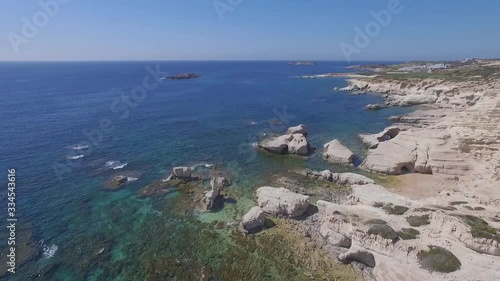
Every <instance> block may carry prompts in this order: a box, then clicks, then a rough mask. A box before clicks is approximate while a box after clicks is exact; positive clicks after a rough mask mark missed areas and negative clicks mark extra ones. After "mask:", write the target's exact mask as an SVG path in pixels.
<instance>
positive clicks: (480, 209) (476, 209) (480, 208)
mask: <svg viewBox="0 0 500 281" xmlns="http://www.w3.org/2000/svg"><path fill="white" fill-rule="evenodd" d="M484 210H485V209H484V208H483V207H475V208H474V211H484Z"/></svg>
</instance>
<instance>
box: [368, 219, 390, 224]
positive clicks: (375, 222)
mask: <svg viewBox="0 0 500 281" xmlns="http://www.w3.org/2000/svg"><path fill="white" fill-rule="evenodd" d="M366 223H367V224H387V222H386V221H385V220H381V219H372V220H368V221H366Z"/></svg>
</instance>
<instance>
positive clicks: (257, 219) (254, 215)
mask: <svg viewBox="0 0 500 281" xmlns="http://www.w3.org/2000/svg"><path fill="white" fill-rule="evenodd" d="M265 219H266V217H265V216H264V211H263V210H262V209H261V208H260V207H259V206H255V207H252V208H251V209H250V211H248V212H247V213H246V214H245V215H244V216H243V219H242V221H241V226H242V228H243V230H244V231H245V232H247V233H248V232H253V231H257V230H259V229H260V228H262V227H263V226H264V223H265Z"/></svg>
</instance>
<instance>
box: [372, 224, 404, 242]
mask: <svg viewBox="0 0 500 281" xmlns="http://www.w3.org/2000/svg"><path fill="white" fill-rule="evenodd" d="M368 234H373V235H379V236H382V237H383V238H385V239H389V240H392V242H396V241H397V240H398V234H397V233H396V231H394V229H392V227H390V226H388V225H387V224H374V225H372V226H371V227H370V229H368Z"/></svg>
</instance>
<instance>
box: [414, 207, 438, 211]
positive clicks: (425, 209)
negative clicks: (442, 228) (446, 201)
mask: <svg viewBox="0 0 500 281" xmlns="http://www.w3.org/2000/svg"><path fill="white" fill-rule="evenodd" d="M415 211H417V212H434V211H435V210H434V209H430V208H425V207H423V208H416V209H415Z"/></svg>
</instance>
